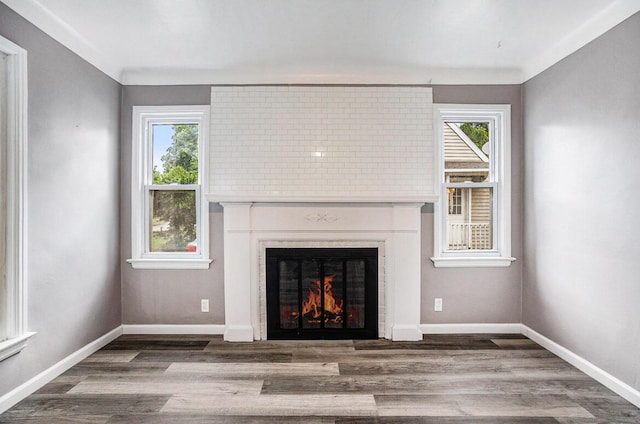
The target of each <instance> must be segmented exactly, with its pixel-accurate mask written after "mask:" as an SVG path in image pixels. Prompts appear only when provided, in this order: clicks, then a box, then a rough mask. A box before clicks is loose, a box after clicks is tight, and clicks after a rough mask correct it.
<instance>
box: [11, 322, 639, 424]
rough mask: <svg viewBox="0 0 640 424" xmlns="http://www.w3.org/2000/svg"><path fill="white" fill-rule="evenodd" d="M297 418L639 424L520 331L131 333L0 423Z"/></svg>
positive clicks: (386, 423) (332, 423)
mask: <svg viewBox="0 0 640 424" xmlns="http://www.w3.org/2000/svg"><path fill="white" fill-rule="evenodd" d="M301 422H303V423H305V424H348V423H353V424H369V423H371V424H391V423H407V424H462V423H464V424H474V423H477V424H507V423H508V424H552V423H553V424H613V423H615V424H631V423H635V424H638V423H640V410H639V409H638V408H636V407H635V406H634V405H632V404H630V403H629V402H627V401H625V400H624V399H622V398H621V397H620V396H617V395H616V394H615V393H613V392H611V391H610V390H609V389H607V388H606V387H604V386H602V385H601V384H599V383H598V382H596V381H595V380H593V379H591V378H590V377H588V376H587V375H585V374H584V373H582V372H580V371H579V370H577V369H576V368H574V367H573V366H571V365H569V364H568V363H566V362H564V361H563V360H561V359H560V358H558V357H557V356H555V355H553V354H551V353H550V352H548V351H547V350H545V349H543V348H541V347H540V346H538V345H537V344H535V343H533V342H532V341H531V340H529V339H527V338H526V337H524V336H522V335H505V334H476V335H430V336H425V338H424V340H423V341H419V342H390V341H388V340H355V341H352V340H337V341H261V342H255V343H227V342H224V341H222V339H221V338H220V337H217V336H203V335H188V336H182V335H170V336H157V335H127V336H122V337H120V338H118V339H117V340H115V341H114V342H112V343H110V344H109V345H107V346H106V347H105V348H104V349H102V350H100V351H99V352H96V353H95V354H93V355H92V356H90V357H89V358H87V359H85V360H84V361H82V362H81V363H79V364H78V365H76V366H75V367H73V368H71V369H70V370H68V371H67V372H65V373H64V374H62V375H61V376H59V377H58V378H56V379H55V380H53V381H52V382H50V383H49V384H47V385H45V386H44V387H42V388H41V389H40V390H38V391H37V392H36V393H34V394H33V395H31V396H29V397H28V398H26V399H25V400H23V401H22V402H20V403H18V404H17V405H15V406H14V407H13V408H11V409H10V410H8V411H7V412H5V413H4V414H2V415H0V424H8V423H12V424H26V423H32V424H33V423H46V424H59V423H70V424H74V423H83V424H122V423H139V424H168V423H171V424H181V423H189V424H204V423H207V424H240V423H242V424H259V423H283V424H290V423H291V424H293V423H301Z"/></svg>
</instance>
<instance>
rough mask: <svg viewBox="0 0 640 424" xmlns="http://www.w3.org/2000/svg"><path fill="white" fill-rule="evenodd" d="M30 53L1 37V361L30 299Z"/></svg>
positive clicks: (13, 349)
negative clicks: (28, 115) (28, 190)
mask: <svg viewBox="0 0 640 424" xmlns="http://www.w3.org/2000/svg"><path fill="white" fill-rule="evenodd" d="M26 175H27V52H26V51H25V50H24V49H22V48H20V47H19V46H17V45H15V44H13V43H12V42H11V41H9V40H6V39H4V38H2V37H0V360H3V359H6V358H8V357H10V356H12V355H15V354H16V353H18V352H20V351H21V350H22V349H23V348H24V346H25V345H26V343H27V340H28V339H29V338H30V337H31V336H33V335H34V334H35V333H29V332H28V331H27V303H26V301H27V299H26V289H25V287H26V283H25V270H26V257H25V252H26V245H25V241H26V237H25V229H26V217H27V213H26V193H27V190H26Z"/></svg>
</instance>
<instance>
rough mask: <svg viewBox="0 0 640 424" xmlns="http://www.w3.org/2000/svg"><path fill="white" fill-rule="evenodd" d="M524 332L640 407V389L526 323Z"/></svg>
mask: <svg viewBox="0 0 640 424" xmlns="http://www.w3.org/2000/svg"><path fill="white" fill-rule="evenodd" d="M522 334H523V335H525V336H527V337H528V338H530V339H531V340H533V341H534V342H536V343H538V344H539V345H540V346H542V347H544V348H545V349H547V350H548V351H550V352H551V353H553V354H555V355H558V356H559V357H560V358H561V359H564V360H565V361H567V362H568V363H570V364H571V365H573V366H574V367H576V368H578V369H579V370H580V371H582V372H584V373H585V374H587V375H588V376H589V377H591V378H593V379H594V380H596V381H598V382H599V383H602V384H603V385H605V386H606V387H608V388H609V389H611V390H613V391H614V392H616V393H617V394H618V395H620V396H622V397H623V398H625V399H626V400H628V401H629V402H631V403H633V404H634V405H635V406H637V407H639V408H640V391H638V390H636V389H634V388H633V387H631V386H629V385H628V384H627V383H624V382H623V381H621V380H619V379H618V378H616V377H614V376H612V375H611V374H609V373H608V372H606V371H604V370H603V369H601V368H599V367H598V366H596V365H594V364H592V363H591V362H589V361H587V360H586V359H584V358H583V357H581V356H579V355H576V354H575V353H573V352H572V351H570V350H569V349H567V348H566V347H564V346H562V345H560V344H558V343H556V342H554V341H553V340H551V339H549V338H547V337H545V336H543V335H542V334H540V333H538V332H537V331H535V330H533V329H531V328H530V327H527V326H526V325H524V324H522Z"/></svg>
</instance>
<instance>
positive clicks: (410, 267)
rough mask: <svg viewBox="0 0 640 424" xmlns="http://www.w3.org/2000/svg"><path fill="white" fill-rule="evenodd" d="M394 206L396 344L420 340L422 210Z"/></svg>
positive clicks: (391, 276)
mask: <svg viewBox="0 0 640 424" xmlns="http://www.w3.org/2000/svg"><path fill="white" fill-rule="evenodd" d="M421 206H422V205H393V239H392V243H393V249H391V257H390V258H389V262H390V263H389V265H390V268H391V269H390V270H389V271H390V272H389V275H388V278H389V283H390V285H392V286H393V289H391V290H390V292H391V295H392V296H393V299H389V300H390V301H391V302H392V308H393V311H392V312H391V313H392V314H393V326H392V328H391V339H392V340H394V341H402V340H404V341H413V340H421V339H422V332H421V331H420V257H421V253H420V207H421Z"/></svg>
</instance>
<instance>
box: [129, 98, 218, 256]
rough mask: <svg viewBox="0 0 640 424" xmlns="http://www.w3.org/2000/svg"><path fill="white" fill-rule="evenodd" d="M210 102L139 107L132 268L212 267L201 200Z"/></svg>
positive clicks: (135, 120) (135, 137)
mask: <svg viewBox="0 0 640 424" xmlns="http://www.w3.org/2000/svg"><path fill="white" fill-rule="evenodd" d="M208 119H209V107H208V106H158V107H148V106H135V107H134V108H133V132H132V138H133V155H132V178H131V180H132V190H131V193H132V199H131V200H132V201H131V210H132V219H131V230H132V237H131V240H132V256H133V257H132V259H130V260H129V261H128V262H130V263H131V265H132V266H133V267H134V268H148V269H206V268H208V267H209V264H210V262H211V260H209V240H208V230H209V226H208V220H209V214H208V204H207V203H206V202H205V201H204V200H203V195H202V193H203V182H204V181H205V180H206V175H207V174H206V171H205V169H206V166H205V165H206V161H205V160H204V158H205V157H206V155H205V149H206V138H207V135H208Z"/></svg>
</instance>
